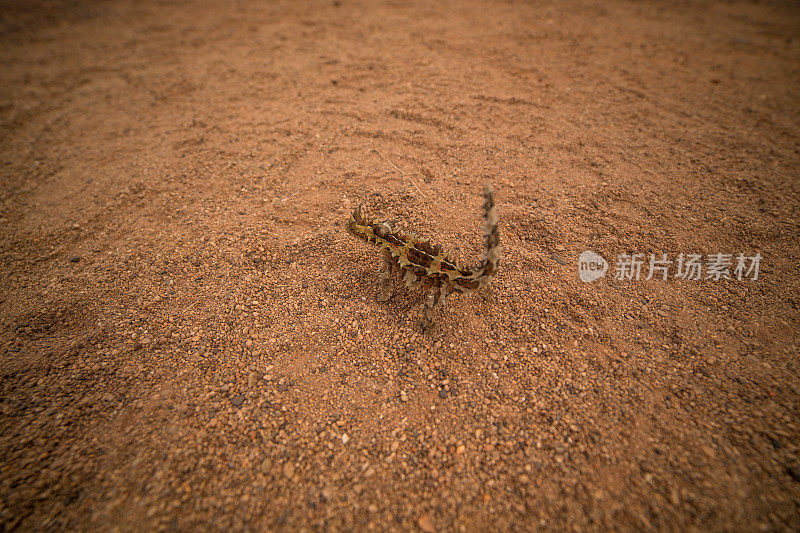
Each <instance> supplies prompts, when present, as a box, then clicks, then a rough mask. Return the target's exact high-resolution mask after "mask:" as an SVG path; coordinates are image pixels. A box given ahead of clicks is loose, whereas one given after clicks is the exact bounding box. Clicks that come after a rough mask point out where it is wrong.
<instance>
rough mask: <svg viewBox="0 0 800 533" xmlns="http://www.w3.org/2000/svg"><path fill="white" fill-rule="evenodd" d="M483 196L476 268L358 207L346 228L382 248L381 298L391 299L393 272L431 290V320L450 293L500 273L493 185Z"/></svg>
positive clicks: (467, 289)
mask: <svg viewBox="0 0 800 533" xmlns="http://www.w3.org/2000/svg"><path fill="white" fill-rule="evenodd" d="M483 196H484V199H485V201H484V203H483V211H484V217H485V219H486V227H485V231H484V236H485V239H486V252H485V254H484V257H483V260H482V261H481V262H480V263H479V264H478V265H477V266H475V267H465V266H461V265H458V264H456V263H454V262H453V261H452V260H451V258H450V254H447V253H442V249H441V248H440V247H439V246H434V245H432V244H431V243H430V241H429V240H428V239H420V238H418V237H416V236H415V235H414V234H408V235H406V234H404V233H400V232H397V231H393V229H392V227H391V225H390V224H389V223H388V222H374V221H372V220H369V219H367V218H366V217H364V216H362V214H361V206H358V208H356V210H355V211H354V212H353V214H352V216H350V219H349V220H348V221H347V231H348V232H350V233H351V234H352V235H354V236H356V237H358V238H359V239H361V240H364V241H366V242H369V243H372V244H375V245H377V246H378V247H379V248H380V249H381V250H383V257H384V271H383V272H382V273H381V275H380V280H381V295H380V296H379V297H378V299H379V300H380V301H386V300H388V299H389V298H391V290H392V280H391V277H392V275H393V274H396V275H397V276H398V277H399V278H400V279H401V280H402V281H404V282H405V285H406V287H417V286H419V287H422V288H423V289H425V290H428V289H430V293H429V295H428V299H427V300H426V302H425V307H424V317H425V320H428V321H429V322H430V320H431V317H430V312H431V311H432V310H433V309H435V308H437V307H440V306H442V305H443V304H444V301H445V298H447V296H448V295H449V294H450V293H453V292H462V293H464V292H466V293H469V292H476V291H478V290H480V289H482V288H483V287H485V286H486V285H488V283H489V282H490V281H491V279H492V277H493V276H494V275H495V273H496V272H497V264H498V261H499V259H500V253H501V247H500V235H499V232H498V229H497V212H496V211H495V208H494V197H493V192H492V187H491V186H490V185H487V186H486V188H485V189H484V193H483Z"/></svg>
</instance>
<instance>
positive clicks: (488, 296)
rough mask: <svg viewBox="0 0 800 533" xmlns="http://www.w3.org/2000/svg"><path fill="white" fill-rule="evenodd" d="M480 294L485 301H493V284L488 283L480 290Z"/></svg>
mask: <svg viewBox="0 0 800 533" xmlns="http://www.w3.org/2000/svg"><path fill="white" fill-rule="evenodd" d="M478 296H480V297H481V298H482V299H483V301H484V302H491V301H492V298H493V297H494V291H493V290H492V286H491V285H486V286H485V287H484V288H483V289H481V290H480V291H478Z"/></svg>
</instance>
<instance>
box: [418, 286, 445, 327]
mask: <svg viewBox="0 0 800 533" xmlns="http://www.w3.org/2000/svg"><path fill="white" fill-rule="evenodd" d="M446 297H447V284H444V283H443V284H441V285H439V286H436V287H434V288H433V290H432V291H431V292H430V293H429V294H428V298H427V300H426V301H425V304H424V306H423V309H422V329H423V330H428V329H431V328H432V327H433V311H434V310H435V309H437V308H439V307H442V306H443V305H444V300H445V298H446Z"/></svg>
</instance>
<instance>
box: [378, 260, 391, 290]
mask: <svg viewBox="0 0 800 533" xmlns="http://www.w3.org/2000/svg"><path fill="white" fill-rule="evenodd" d="M378 280H380V292H379V293H378V301H379V302H386V301H388V300H389V299H390V298H391V297H392V288H393V287H392V285H393V283H392V254H391V253H390V252H389V251H388V250H384V251H383V268H382V272H381V273H380V275H379V276H378Z"/></svg>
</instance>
